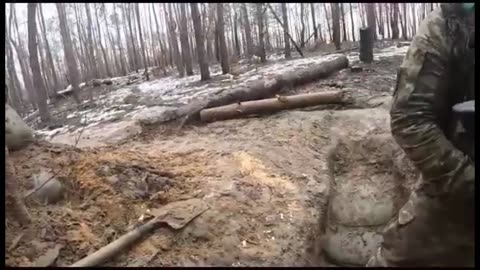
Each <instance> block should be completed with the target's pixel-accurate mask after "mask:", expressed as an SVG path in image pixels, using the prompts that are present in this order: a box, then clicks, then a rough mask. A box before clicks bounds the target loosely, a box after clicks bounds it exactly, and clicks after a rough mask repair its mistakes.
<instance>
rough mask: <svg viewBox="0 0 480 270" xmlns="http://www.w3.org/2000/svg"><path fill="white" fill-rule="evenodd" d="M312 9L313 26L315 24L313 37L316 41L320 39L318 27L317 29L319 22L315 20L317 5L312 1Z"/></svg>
mask: <svg viewBox="0 0 480 270" xmlns="http://www.w3.org/2000/svg"><path fill="white" fill-rule="evenodd" d="M310 10H311V12H312V26H313V37H314V38H315V41H317V40H318V29H317V23H316V22H315V7H314V3H313V2H311V3H310Z"/></svg>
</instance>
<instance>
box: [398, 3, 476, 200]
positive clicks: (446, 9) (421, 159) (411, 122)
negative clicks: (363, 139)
mask: <svg viewBox="0 0 480 270" xmlns="http://www.w3.org/2000/svg"><path fill="white" fill-rule="evenodd" d="M462 12H464V11H463V10H462V11H461V10H460V7H459V4H443V5H442V6H441V8H439V9H436V10H434V11H433V12H432V13H431V14H429V16H428V17H427V18H426V19H425V20H424V21H423V22H422V24H421V25H420V27H419V29H418V32H417V34H416V36H415V37H414V39H413V41H412V44H411V45H410V48H409V50H408V52H407V54H406V56H405V59H404V61H403V63H402V65H401V67H400V69H399V71H398V74H397V85H396V87H395V92H394V99H393V104H392V109H391V112H390V115H391V130H392V134H393V136H394V138H395V140H396V141H397V143H398V144H399V145H400V147H402V148H403V150H404V151H405V153H406V155H407V156H408V157H409V159H410V160H411V161H412V162H413V163H414V165H415V166H416V167H417V168H418V169H419V170H420V172H421V174H422V178H423V180H422V181H421V182H420V183H419V186H418V187H417V192H421V193H424V194H428V195H429V196H441V195H448V194H452V193H462V194H463V193H465V192H467V193H469V194H470V193H471V194H473V193H474V179H475V167H474V163H473V161H472V158H471V157H469V155H467V154H466V151H465V150H466V149H465V147H461V142H460V141H459V140H458V139H457V137H456V132H455V128H456V126H455V125H456V124H455V121H454V119H453V113H452V106H453V105H454V104H456V103H459V102H462V101H465V100H470V99H475V94H474V70H475V60H474V59H475V48H474V47H475V43H474V41H473V40H474V35H475V34H474V33H475V26H474V25H475V23H474V21H475V19H474V16H475V15H470V14H462ZM469 16H470V17H469ZM470 148H471V146H470ZM454 191H455V192H454ZM457 191H458V192H457ZM472 196H473V195H472Z"/></svg>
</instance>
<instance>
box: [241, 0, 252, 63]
mask: <svg viewBox="0 0 480 270" xmlns="http://www.w3.org/2000/svg"><path fill="white" fill-rule="evenodd" d="M242 13H243V26H244V27H245V39H246V43H247V53H246V56H247V58H251V57H252V56H253V54H254V50H253V39H252V32H251V31H252V30H251V27H250V21H249V19H248V11H247V4H246V3H242Z"/></svg>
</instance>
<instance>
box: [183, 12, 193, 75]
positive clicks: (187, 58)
mask: <svg viewBox="0 0 480 270" xmlns="http://www.w3.org/2000/svg"><path fill="white" fill-rule="evenodd" d="M186 5H187V4H186V3H180V14H181V19H180V41H181V43H182V55H183V62H184V63H185V70H186V73H187V76H191V75H193V68H192V56H191V55H190V44H189V42H188V27H187V12H186V10H185V6H186Z"/></svg>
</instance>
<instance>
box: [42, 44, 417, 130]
mask: <svg viewBox="0 0 480 270" xmlns="http://www.w3.org/2000/svg"><path fill="white" fill-rule="evenodd" d="M407 50H408V46H402V47H397V46H391V47H388V48H384V49H379V50H374V59H375V60H379V59H381V58H385V57H392V56H401V55H405V53H406V52H407ZM342 55H346V56H347V58H348V59H349V61H350V63H355V62H358V61H359V60H358V51H352V52H349V53H346V54H328V55H318V56H313V57H307V58H296V59H292V60H285V59H283V58H284V56H283V54H275V55H271V56H270V57H269V62H268V64H266V65H255V67H253V68H252V69H251V70H249V71H247V72H244V73H241V74H238V75H235V76H233V75H231V74H226V75H222V72H221V69H220V68H219V66H218V65H214V66H212V67H211V68H210V71H211V74H210V75H211V77H212V80H211V81H209V82H201V81H200V75H194V76H185V77H182V78H179V77H178V76H176V75H174V76H169V77H163V78H159V79H155V80H151V81H146V82H143V83H140V84H135V85H130V86H126V87H123V88H120V89H118V90H114V91H112V92H110V93H108V94H106V95H101V96H99V98H98V99H97V100H95V103H96V107H95V108H93V109H87V110H83V111H77V112H74V113H72V114H69V115H68V116H67V119H70V118H74V117H80V120H79V121H80V123H81V125H82V126H84V127H85V129H86V130H88V129H97V128H98V126H99V124H102V123H105V122H112V121H116V120H122V122H124V121H130V120H134V121H140V122H149V121H150V119H155V117H156V116H158V114H161V113H163V112H165V111H168V110H171V109H174V108H172V107H171V106H179V105H181V104H187V103H189V102H191V101H192V100H193V99H198V98H203V97H206V96H209V95H215V94H217V93H219V92H222V91H224V90H230V89H233V88H236V87H240V86H244V85H246V84H247V83H249V82H252V81H256V80H260V79H269V78H272V77H273V76H276V75H280V74H285V73H288V72H293V71H296V70H300V69H304V68H309V67H311V66H312V65H318V64H320V63H323V62H326V61H331V60H333V59H335V58H337V57H339V56H342ZM127 79H128V76H127V77H116V78H112V81H114V82H120V81H125V80H127ZM129 95H136V96H138V97H139V98H141V100H149V101H152V100H153V101H155V102H156V101H158V104H160V106H154V107H150V108H147V107H146V106H143V105H132V104H124V103H125V98H126V97H127V96H129ZM139 103H140V104H141V103H142V102H139ZM155 104H156V103H155ZM150 106H151V105H150ZM132 107H133V108H132ZM92 127H94V128H92ZM71 130H72V127H71V126H65V127H62V128H59V129H55V130H41V131H37V133H38V134H39V135H43V136H47V137H48V138H50V139H52V138H53V137H55V136H60V134H67V133H70V132H71ZM96 134H97V133H96ZM98 136H100V134H99V135H98Z"/></svg>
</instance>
